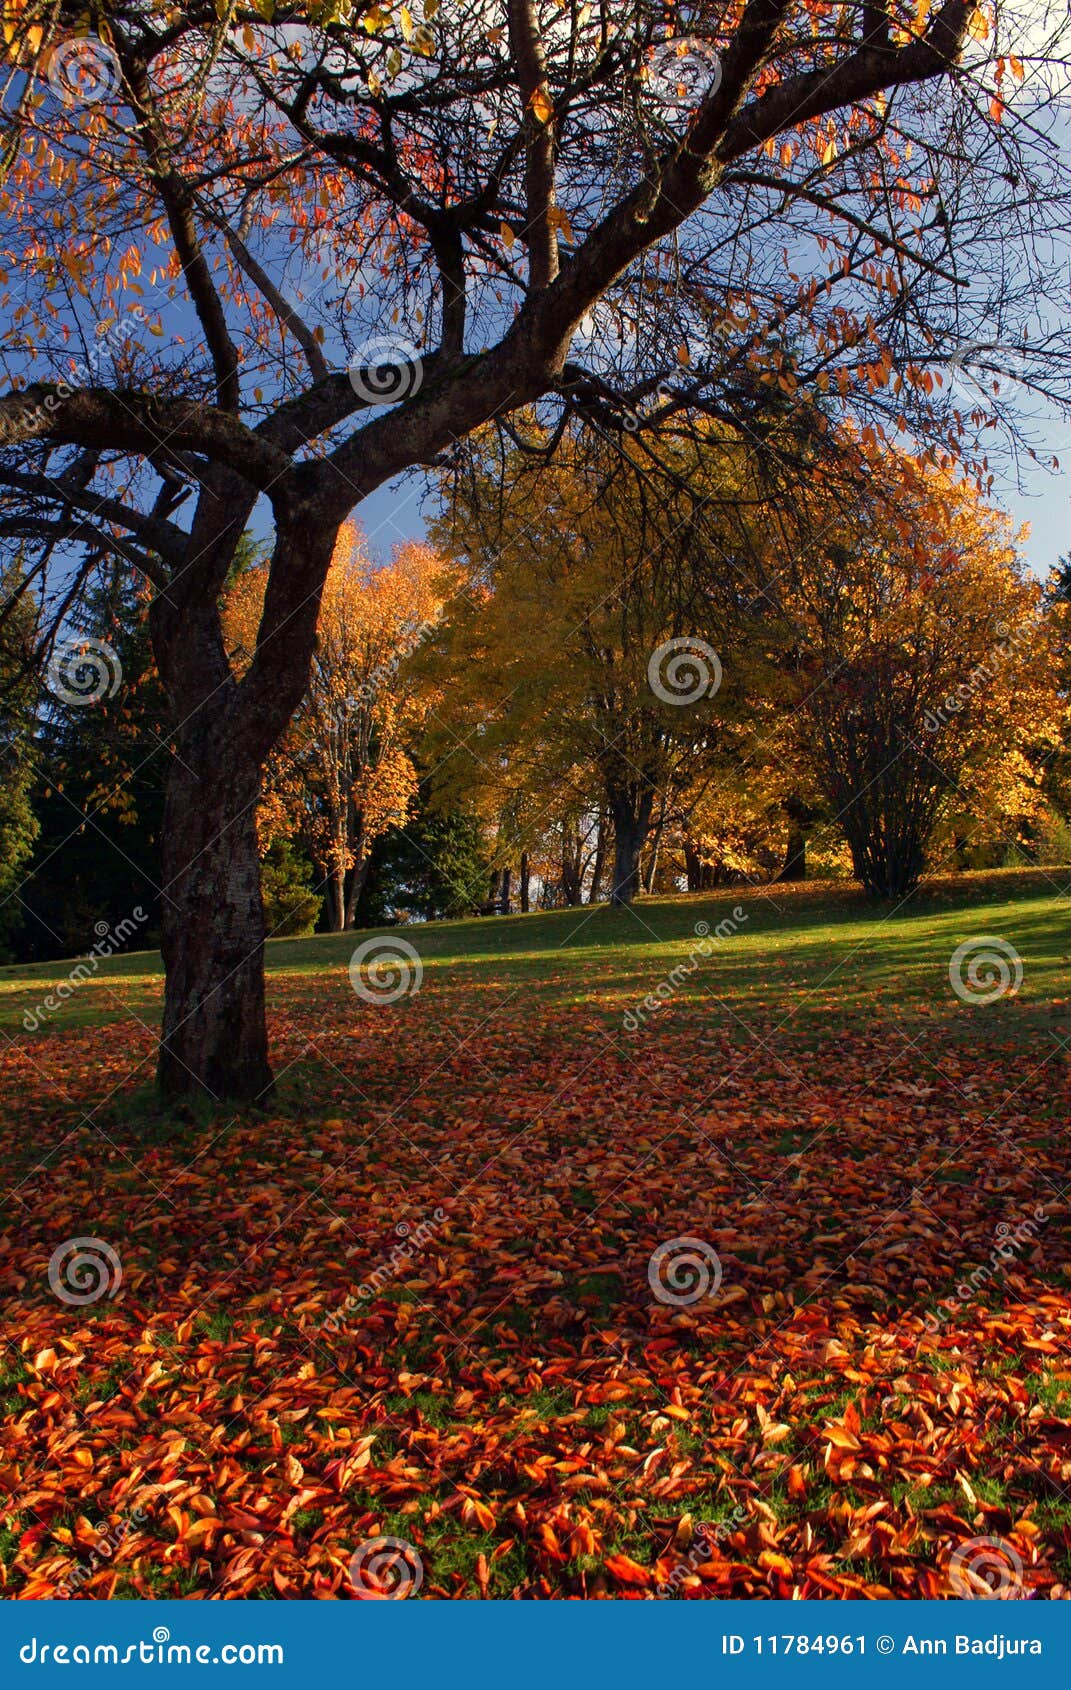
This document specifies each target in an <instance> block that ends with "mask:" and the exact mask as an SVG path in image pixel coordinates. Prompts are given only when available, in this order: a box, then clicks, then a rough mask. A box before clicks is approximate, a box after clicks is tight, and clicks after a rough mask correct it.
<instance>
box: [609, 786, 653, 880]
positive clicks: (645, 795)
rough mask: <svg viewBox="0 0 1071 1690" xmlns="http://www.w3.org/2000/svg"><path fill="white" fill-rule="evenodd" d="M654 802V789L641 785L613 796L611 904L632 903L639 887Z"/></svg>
mask: <svg viewBox="0 0 1071 1690" xmlns="http://www.w3.org/2000/svg"><path fill="white" fill-rule="evenodd" d="M653 805H654V793H653V791H650V790H648V789H646V788H642V787H633V788H631V789H629V790H627V791H623V792H618V793H614V794H611V796H610V814H611V816H612V817H613V823H614V867H613V881H612V884H611V887H610V902H611V903H612V904H618V905H622V904H631V903H632V901H633V900H634V898H635V896H636V894H637V892H638V891H639V890H640V853H641V852H642V850H643V847H644V844H645V842H646V839H647V831H648V829H649V827H650V825H651V810H652V807H653Z"/></svg>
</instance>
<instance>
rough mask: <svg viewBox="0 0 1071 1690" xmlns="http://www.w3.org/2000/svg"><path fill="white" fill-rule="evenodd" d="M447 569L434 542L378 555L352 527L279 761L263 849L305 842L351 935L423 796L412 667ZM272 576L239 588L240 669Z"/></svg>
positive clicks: (232, 614)
mask: <svg viewBox="0 0 1071 1690" xmlns="http://www.w3.org/2000/svg"><path fill="white" fill-rule="evenodd" d="M443 574H444V566H443V564H442V561H441V560H440V559H439V558H438V557H437V556H436V555H435V553H434V552H433V551H432V550H431V549H430V548H429V547H427V546H422V545H414V544H410V545H405V546H401V547H398V548H396V550H395V553H394V557H393V558H392V560H391V562H390V563H389V564H386V565H384V566H382V567H380V566H378V565H377V564H375V563H374V562H373V560H372V559H371V558H370V557H369V556H368V553H367V551H366V548H365V543H364V540H363V537H362V536H361V535H360V534H359V533H358V532H357V531H356V530H355V529H353V528H352V527H351V526H349V525H347V526H346V527H345V528H344V529H343V531H342V533H341V535H340V536H339V541H338V544H337V546H336V549H335V556H334V559H333V560H332V564H331V567H330V569H329V570H328V573H327V580H326V582H325V584H324V592H323V598H322V600H321V605H320V620H319V627H318V631H317V638H316V650H315V653H314V655H313V661H312V670H311V674H310V678H309V686H308V690H307V692H306V695H305V698H304V700H303V701H302V703H301V705H300V707H299V709H298V711H297V714H296V716H295V717H294V720H293V721H292V723H291V724H290V727H289V729H288V730H287V733H286V735H285V737H284V739H283V741H282V743H281V745H279V746H278V747H277V748H276V750H275V751H274V752H273V753H272V755H271V757H270V759H269V763H268V771H267V782H266V791H265V794H264V798H263V800H262V809H261V830H260V831H261V841H262V847H263V849H264V850H265V851H266V850H267V848H268V847H269V845H270V844H271V843H272V841H273V840H275V839H278V838H282V837H286V836H288V835H291V834H294V833H296V834H298V835H300V837H301V839H302V840H303V841H304V844H305V846H306V848H307V849H308V851H309V852H310V853H311V855H312V857H313V860H314V861H315V862H316V864H317V865H318V869H319V876H320V880H321V883H322V884H324V885H326V886H327V888H328V892H329V895H330V914H331V927H332V929H333V931H335V932H342V931H343V930H344V929H346V928H349V927H352V926H353V922H354V912H355V910H356V907H357V901H358V899H359V898H360V895H361V890H362V888H363V886H364V881H365V876H366V875H367V873H368V864H369V856H370V852H371V849H372V846H373V845H374V843H375V841H376V840H377V839H378V838H379V837H380V835H381V834H383V833H385V832H386V830H387V828H388V827H390V826H392V825H399V824H401V823H402V822H404V820H405V818H406V815H407V813H408V810H409V806H410V804H411V802H412V800H413V799H414V797H415V796H416V791H417V773H416V769H415V768H414V766H413V763H412V760H411V758H410V755H409V749H408V747H409V744H410V741H411V739H412V738H413V737H414V736H415V734H416V733H417V731H418V728H419V723H420V719H421V716H422V715H423V712H424V709H425V703H424V701H423V700H420V699H418V698H417V696H416V693H415V690H414V688H413V687H412V685H410V684H409V680H408V673H409V672H408V670H407V669H406V666H405V662H404V659H405V658H406V657H407V656H409V655H410V653H411V652H412V650H413V649H414V647H415V646H417V645H418V644H419V642H420V640H421V639H422V637H423V636H424V635H425V633H426V632H428V631H429V630H430V629H431V628H433V627H434V625H435V622H436V620H437V619H438V616H439V610H440V605H441V596H440V588H439V578H440V577H441V576H443ZM267 579H268V577H267V571H266V570H263V569H254V570H248V571H246V572H245V573H243V574H242V575H240V576H239V577H238V578H237V580H236V581H235V582H234V585H233V587H232V588H231V591H230V593H229V595H228V599H227V604H226V608H225V612H224V626H225V630H226V633H227V637H228V640H229V641H230V642H231V646H232V657H233V658H234V661H235V663H236V667H237V668H238V671H239V673H242V672H244V671H245V670H246V669H247V668H248V666H249V663H250V662H251V661H252V653H253V651H254V649H255V646H256V631H257V627H258V626H259V623H260V619H261V617H262V615H263V607H264V595H265V591H266V588H267Z"/></svg>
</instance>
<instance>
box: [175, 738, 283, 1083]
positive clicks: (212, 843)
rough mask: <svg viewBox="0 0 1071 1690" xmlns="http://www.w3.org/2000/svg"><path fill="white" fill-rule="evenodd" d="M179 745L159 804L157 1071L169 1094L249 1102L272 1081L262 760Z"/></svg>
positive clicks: (233, 749) (231, 748) (235, 750)
mask: <svg viewBox="0 0 1071 1690" xmlns="http://www.w3.org/2000/svg"><path fill="white" fill-rule="evenodd" d="M195 755H196V753H195V752H194V750H193V748H192V747H190V746H183V745H180V748H179V754H178V756H177V757H176V759H175V761H174V763H173V764H172V768H171V775H170V779H169V782H168V789H167V799H166V804H165V812H164V837H163V873H164V884H163V893H164V896H163V920H162V927H163V933H162V950H163V956H164V968H165V970H166V974H167V992H166V996H165V1001H164V1026H163V1039H162V1043H161V1046H160V1061H159V1070H158V1077H159V1083H160V1088H161V1090H162V1091H164V1092H165V1093H166V1094H167V1095H169V1096H172V1097H174V1096H185V1095H187V1094H190V1093H197V1092H200V1093H206V1094H207V1095H208V1096H209V1097H212V1098H216V1099H221V1098H241V1099H257V1098H260V1097H263V1096H265V1095H266V1094H267V1093H268V1092H269V1091H270V1089H271V1083H272V1077H271V1069H270V1068H269V1066H268V1040H267V1031H266V1025H265V1018H264V911H263V907H262V904H261V898H260V856H259V853H258V850H257V835H256V808H257V800H258V797H259V794H260V769H259V767H258V764H257V761H256V758H255V756H251V755H250V754H249V753H248V751H245V750H243V749H242V748H239V747H237V746H235V745H226V746H221V747H216V748H213V749H212V750H209V748H208V746H205V747H204V748H203V749H202V752H201V755H200V756H198V757H197V761H196V763H191V761H190V758H191V756H195Z"/></svg>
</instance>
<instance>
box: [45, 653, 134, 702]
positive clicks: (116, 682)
mask: <svg viewBox="0 0 1071 1690" xmlns="http://www.w3.org/2000/svg"><path fill="white" fill-rule="evenodd" d="M46 679H47V682H48V689H49V691H50V692H51V693H54V694H55V696H56V697H57V698H59V699H62V700H63V703H64V704H98V703H99V702H100V700H101V699H102V698H112V697H113V696H114V695H115V694H116V693H117V692H118V691H119V687H120V684H121V683H122V679H123V666H122V664H121V663H120V661H119V658H118V655H117V654H116V652H115V651H114V650H113V649H112V647H111V646H110V645H108V643H107V642H106V641H105V640H80V639H70V640H64V641H63V642H62V644H61V645H58V646H56V647H55V649H54V650H53V653H52V656H51V658H50V660H49V665H48V673H47V677H46Z"/></svg>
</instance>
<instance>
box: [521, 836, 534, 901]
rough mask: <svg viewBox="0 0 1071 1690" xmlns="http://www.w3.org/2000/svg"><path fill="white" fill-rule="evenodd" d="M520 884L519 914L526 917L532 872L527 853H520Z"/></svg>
mask: <svg viewBox="0 0 1071 1690" xmlns="http://www.w3.org/2000/svg"><path fill="white" fill-rule="evenodd" d="M520 882H521V884H520V894H521V914H522V915H527V914H528V911H529V909H530V908H531V901H532V870H531V865H530V864H529V861H528V852H527V851H522V852H521V873H520Z"/></svg>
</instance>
